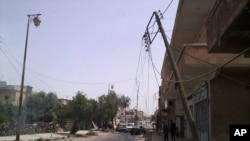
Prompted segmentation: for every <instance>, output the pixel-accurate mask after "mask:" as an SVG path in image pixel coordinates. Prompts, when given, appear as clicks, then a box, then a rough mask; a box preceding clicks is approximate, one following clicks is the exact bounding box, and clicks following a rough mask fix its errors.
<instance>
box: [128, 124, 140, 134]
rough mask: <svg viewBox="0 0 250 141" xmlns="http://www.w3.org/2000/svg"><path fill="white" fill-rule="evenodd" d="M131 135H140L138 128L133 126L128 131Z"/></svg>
mask: <svg viewBox="0 0 250 141" xmlns="http://www.w3.org/2000/svg"><path fill="white" fill-rule="evenodd" d="M129 132H130V134H131V135H140V134H142V131H141V129H140V127H139V126H133V127H132V128H131V129H130V130H129Z"/></svg>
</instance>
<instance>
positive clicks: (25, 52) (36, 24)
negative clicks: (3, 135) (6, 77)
mask: <svg viewBox="0 0 250 141" xmlns="http://www.w3.org/2000/svg"><path fill="white" fill-rule="evenodd" d="M40 15H41V14H32V15H27V16H28V25H27V32H26V41H25V49H24V57H23V71H22V80H21V91H20V97H19V107H18V118H17V122H18V123H17V128H16V140H17V141H19V140H20V128H21V117H22V102H23V87H24V75H25V63H26V54H27V46H28V37H29V36H28V35H29V23H30V22H32V21H31V20H33V23H34V24H35V26H36V27H37V26H39V25H40V23H41V21H40V20H39V19H38V16H40Z"/></svg>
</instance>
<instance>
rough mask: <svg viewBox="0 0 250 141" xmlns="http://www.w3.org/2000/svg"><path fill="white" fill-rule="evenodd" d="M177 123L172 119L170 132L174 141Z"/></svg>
mask: <svg viewBox="0 0 250 141" xmlns="http://www.w3.org/2000/svg"><path fill="white" fill-rule="evenodd" d="M176 130H177V128H176V125H175V123H174V122H173V120H171V121H170V133H171V139H172V141H175V136H176Z"/></svg>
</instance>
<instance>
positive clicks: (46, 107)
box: [25, 92, 58, 123]
mask: <svg viewBox="0 0 250 141" xmlns="http://www.w3.org/2000/svg"><path fill="white" fill-rule="evenodd" d="M25 107H26V122H27V123H33V122H55V121H56V120H57V113H56V111H57V109H58V108H57V107H58V99H57V96H56V94H54V93H51V92H50V93H48V94H46V93H45V92H39V93H37V94H35V95H31V96H30V97H29V98H28V100H27V102H26V103H25Z"/></svg>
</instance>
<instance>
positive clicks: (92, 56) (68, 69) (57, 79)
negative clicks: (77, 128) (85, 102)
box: [0, 0, 178, 115]
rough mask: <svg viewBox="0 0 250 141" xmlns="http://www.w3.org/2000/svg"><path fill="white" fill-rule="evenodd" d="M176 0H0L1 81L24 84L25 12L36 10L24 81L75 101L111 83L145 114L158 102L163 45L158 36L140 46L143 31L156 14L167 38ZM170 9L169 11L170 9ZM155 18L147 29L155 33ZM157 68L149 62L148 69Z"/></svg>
mask: <svg viewBox="0 0 250 141" xmlns="http://www.w3.org/2000/svg"><path fill="white" fill-rule="evenodd" d="M177 5H178V1H177V0H173V1H172V0H124V1H121V0H105V1H103V0H70V1H69V0H53V1H51V0H36V1H34V0H25V1H17V0H1V1H0V81H6V82H7V84H8V85H21V74H22V64H23V56H24V47H25V39H26V30H27V23H28V17H27V15H28V14H37V13H41V14H42V15H41V16H39V19H40V20H41V24H40V26H38V27H35V26H34V24H33V23H32V22H30V26H29V35H28V50H27V59H26V68H25V82H24V83H25V85H29V86H32V87H33V90H34V91H37V92H39V91H44V92H46V93H48V92H54V93H56V94H57V96H58V97H59V98H66V99H72V97H74V96H75V95H76V93H77V91H81V92H84V94H86V95H87V97H88V98H93V99H97V98H98V97H99V96H101V95H103V94H107V93H108V90H109V89H111V88H110V86H111V85H113V86H114V87H113V90H114V91H115V92H116V93H117V94H118V95H125V96H128V97H130V98H131V104H130V108H135V107H136V105H137V94H138V109H139V110H142V111H144V112H145V114H147V115H150V114H153V113H154V111H155V110H156V108H157V105H158V101H157V98H158V91H159V85H160V84H161V79H160V74H159V73H160V71H161V67H162V64H163V58H164V54H165V47H164V43H163V40H162V37H161V35H160V34H157V36H156V38H155V40H154V41H153V43H152V44H151V46H150V52H151V56H152V57H150V56H149V52H147V51H146V50H145V49H146V48H145V43H144V41H143V40H142V36H143V35H144V33H145V30H146V27H147V25H148V23H149V20H150V18H151V16H152V13H153V12H154V11H158V10H161V11H162V12H164V11H165V10H166V9H167V10H166V12H164V13H163V17H164V18H163V19H162V24H163V26H164V29H165V32H166V34H167V36H168V37H169V38H171V34H172V30H173V24H174V22H175V16H176V9H177ZM167 7H169V8H167ZM157 29H158V26H157V24H156V23H155V19H153V20H152V22H151V23H150V26H149V30H150V33H152V34H151V35H154V33H155V32H156V31H157ZM153 66H154V67H153Z"/></svg>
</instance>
